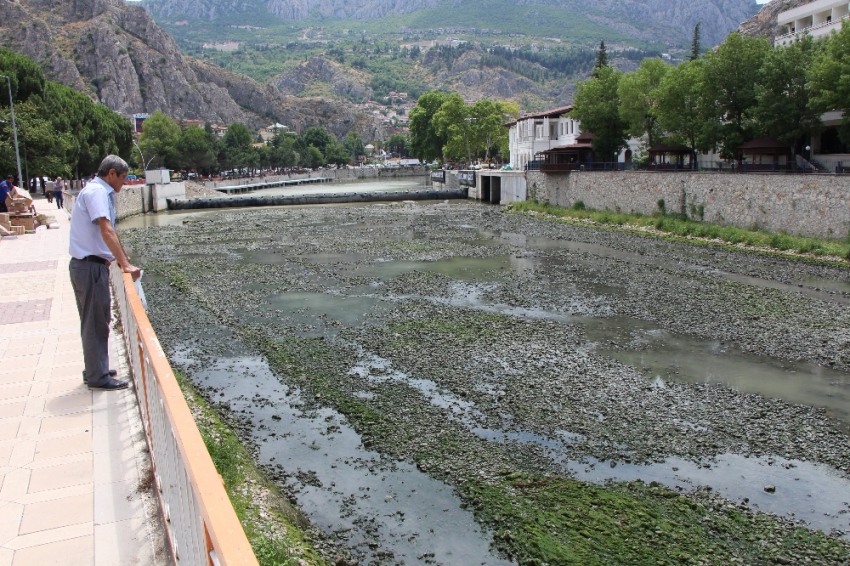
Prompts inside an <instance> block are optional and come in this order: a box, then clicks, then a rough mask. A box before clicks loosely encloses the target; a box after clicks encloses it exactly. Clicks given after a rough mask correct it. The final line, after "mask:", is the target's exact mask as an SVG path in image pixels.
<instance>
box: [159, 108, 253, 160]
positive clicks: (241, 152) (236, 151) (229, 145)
mask: <svg viewBox="0 0 850 566" xmlns="http://www.w3.org/2000/svg"><path fill="white" fill-rule="evenodd" d="M145 122H147V120H145ZM221 141H222V149H223V153H224V163H225V165H226V166H227V167H228V168H229V169H240V170H241V169H245V168H246V167H251V166H252V165H254V163H255V162H256V161H257V156H256V154H255V152H254V146H253V145H252V143H253V142H252V139H251V130H249V129H248V126H246V125H245V124H242V123H239V122H234V123H233V124H230V126H228V127H227V131H226V132H225V133H224V137H223V138H222V140H221Z"/></svg>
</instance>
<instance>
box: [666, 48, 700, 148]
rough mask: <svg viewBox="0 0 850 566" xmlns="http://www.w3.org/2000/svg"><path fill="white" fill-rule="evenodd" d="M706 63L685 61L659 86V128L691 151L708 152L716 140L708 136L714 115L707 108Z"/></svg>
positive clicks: (668, 73)
mask: <svg viewBox="0 0 850 566" xmlns="http://www.w3.org/2000/svg"><path fill="white" fill-rule="evenodd" d="M704 67H705V66H704V62H703V61H702V60H701V59H697V60H696V61H685V62H684V63H682V64H681V65H679V66H678V67H673V68H671V69H669V70H668V71H667V73H666V74H665V75H664V78H663V79H662V80H661V84H660V85H659V86H658V95H657V98H658V103H657V110H656V111H657V115H658V126H659V129H660V130H661V131H663V132H665V133H666V134H667V136H669V137H670V139H671V141H673V142H674V143H678V144H682V145H686V146H688V147H689V148H691V150H693V151H696V150H701V151H708V150H709V149H711V148H713V147H714V144H713V141H711V140H709V139H708V138H707V137H706V135H705V130H706V128H705V125H706V123H707V121H708V120H711V119H712V115H713V114H712V113H708V112H706V109H705V107H704V101H705V99H704V97H703V95H702V93H703V80H704Z"/></svg>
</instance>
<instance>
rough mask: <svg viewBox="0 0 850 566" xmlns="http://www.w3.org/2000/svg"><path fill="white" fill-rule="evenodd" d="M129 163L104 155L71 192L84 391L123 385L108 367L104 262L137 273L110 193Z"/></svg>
mask: <svg viewBox="0 0 850 566" xmlns="http://www.w3.org/2000/svg"><path fill="white" fill-rule="evenodd" d="M128 171H129V167H128V166H127V162H126V161H124V160H123V159H121V158H120V157H118V156H117V155H107V156H106V157H105V158H104V159H103V161H102V162H101V163H100V167H98V170H97V176H96V177H95V178H94V179H92V180H91V181H90V182H89V183H88V184H87V185H86V186H85V188H84V189H83V190H82V191H80V194H78V195H77V200H76V202H75V203H74V210H73V212H72V213H71V246H70V252H71V265H70V271H71V285H72V286H73V288H74V295H75V296H76V299H77V311H78V312H79V313H80V336H81V337H82V340H83V358H84V360H85V367H86V369H85V370H84V371H83V380H84V381H85V382H86V384H87V385H88V386H89V389H102V390H106V391H114V390H118V389H125V388H126V387H127V382H126V381H120V380H118V379H115V375H116V374H115V371H114V370H110V369H109V346H108V345H109V322H110V320H111V318H112V301H111V295H110V290H109V265H110V264H111V263H112V262H113V261H115V262H117V263H118V266H119V267H120V268H121V271H123V272H124V273H130V274H131V275H132V276H133V279H138V278H139V276H140V275H141V271H140V270H139V268H138V267H134V266H133V265H131V264H130V259H129V258H128V257H127V253H126V252H125V251H124V247H123V246H122V245H121V240H119V239H118V233H117V232H116V231H115V221H116V214H115V193H118V192H121V188H122V187H123V186H124V178H125V177H126V176H127V172H128Z"/></svg>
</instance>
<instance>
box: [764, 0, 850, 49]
mask: <svg viewBox="0 0 850 566" xmlns="http://www.w3.org/2000/svg"><path fill="white" fill-rule="evenodd" d="M848 15H850V3H848V0H816V1H815V2H811V3H809V4H806V5H804V6H800V7H798V8H794V9H793V10H787V11H785V12H782V13H780V14H779V16H778V17H777V18H776V23H778V24H779V25H780V26H782V27H783V28H784V31H785V33H784V34H782V35H779V36H777V37H776V39H775V41H774V44H775V45H777V46H779V45H788V44H789V43H791V42H793V41H794V40H795V39H797V38H798V37H800V36H802V35H803V34H804V33H808V34H810V35H811V36H812V37H815V38H817V37H821V36H824V35H828V34H829V33H830V32H832V31H833V30H835V31H838V30H840V29H841V24H842V21H843V20H844V19H846V18H847V17H848Z"/></svg>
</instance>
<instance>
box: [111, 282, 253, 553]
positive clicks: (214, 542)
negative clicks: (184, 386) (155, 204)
mask: <svg viewBox="0 0 850 566" xmlns="http://www.w3.org/2000/svg"><path fill="white" fill-rule="evenodd" d="M112 280H113V284H114V285H115V286H116V287H118V285H121V288H120V289H118V288H116V291H117V293H116V294H117V295H118V296H119V297H120V298H121V299H123V300H119V301H118V304H119V307H120V308H121V316H122V322H123V327H124V339H125V342H126V343H127V351H128V353H129V355H130V358H131V362H132V363H131V364H130V366H131V371H132V373H133V380H134V382H135V384H136V395H137V397H138V400H139V404H140V408H141V409H142V410H141V411H140V412H141V414H142V417H143V418H142V421H143V423H144V425H145V433H146V436H147V440H148V447H149V449H150V453H151V459H152V460H153V464H154V472H155V478H156V480H157V487H158V492H159V493H158V495H159V497H160V507H161V509H163V512H164V513H165V514H166V515H169V512H168V508H169V505H170V504H173V505H180V506H183V507H187V506H190V504H191V503H193V502H194V503H196V505H197V511H198V512H199V513H200V517H199V518H200V520H201V522H202V525H171V527H170V528H169V536H170V538H171V536H172V532H173V531H174V529H175V528H179V529H183V530H184V532H185V531H191V530H192V529H193V528H194V529H195V530H196V531H198V532H196V533H194V534H195V536H194V537H186V538H192V540H194V541H195V543H196V545H201V544H203V545H204V547H205V548H203V549H198V548H192V549H190V551H189V552H187V553H186V554H187V556H189V557H191V556H198V557H200V556H203V557H204V559H203V561H201V562H196V564H197V566H235V565H239V566H258V562H257V559H256V557H255V556H254V552H253V550H252V549H251V544H250V543H249V542H248V537H247V536H246V535H245V531H244V530H243V528H242V525H241V524H240V522H239V518H238V517H237V516H236V511H235V510H234V509H233V505H232V504H231V502H230V499H229V497H228V496H227V492H226V491H225V489H224V484H223V481H222V478H221V476H220V475H219V474H218V472H217V470H216V469H215V465H214V464H213V461H212V458H211V457H210V454H209V452H208V451H207V448H206V445H205V444H204V440H203V438H202V437H201V433H200V431H199V430H198V427H197V425H196V423H195V420H194V418H193V417H192V413H191V411H190V410H189V406H188V404H187V403H186V399H185V398H184V397H183V392H182V391H181V389H180V385H179V384H178V383H177V379H176V378H175V376H174V372H173V370H172V369H171V365H170V364H169V363H168V359H167V358H166V356H165V352H164V351H163V349H162V346H161V345H160V343H159V339H158V338H157V336H156V333H155V332H154V329H153V326H152V325H151V323H150V320H149V319H148V316H147V313H145V310H144V308H143V306H142V303H141V300H140V299H139V295H138V293H136V288H135V284H134V283H133V280H132V278H131V276H130V275H129V274H124V273H122V272H121V271H120V269H119V268H118V267H117V266H113V278H112ZM134 330H135V332H134ZM134 334H135V336H136V340H133V335H134ZM134 342H136V343H134ZM138 368H141V370H140V371H139V369H138ZM148 369H149V370H151V371H150V375H148V371H146V370H148ZM139 373H141V374H142V375H138V374H139ZM151 386H155V387H157V388H158V392H157V395H156V396H155V398H157V399H159V401H160V404H161V408H162V409H163V410H164V414H165V415H166V420H167V423H163V425H165V424H167V425H168V426H169V428H170V431H168V430H165V431H154V430H152V426H153V423H152V418H151V411H152V408H151V407H149V406H148V404H149V402H150V401H151V395H150V392H149V391H148V388H149V387H151ZM158 432H162V433H165V434H166V437H167V435H168V433H169V432H170V435H171V436H172V437H173V439H174V442H175V444H176V445H177V448H178V450H179V457H180V460H181V461H180V462H166V461H161V459H165V455H167V454H169V452H168V449H167V448H166V447H162V448H161V447H160V446H158V445H157V441H155V440H154V437H155V436H157V433H158ZM166 465H167V466H168V467H169V468H172V467H174V466H175V465H182V469H179V468H178V470H177V475H178V476H179V475H180V472H182V473H185V475H186V476H187V478H188V483H189V485H190V486H191V489H192V492H193V493H192V495H194V498H187V499H192V500H193V501H170V502H169V501H163V488H164V486H162V485H159V484H160V482H161V481H162V480H161V476H160V473H159V472H158V470H157V467H158V466H166ZM170 471H173V470H170ZM178 479H179V478H178ZM169 487H171V488H173V487H174V486H169ZM187 495H188V494H187ZM175 515H177V513H176V512H175V513H171V517H168V516H167V517H166V518H167V520H168V522H169V523H173V521H174V519H175V518H177V517H175ZM181 516H183V517H188V520H190V521H191V520H192V519H193V518H194V515H193V513H192V512H189V513H185V512H184V513H183V514H182V515H181ZM171 543H172V544H171V549H172V553H173V554H177V553H178V552H179V544H190V543H189V542H187V541H174V540H172V541H171ZM199 551H200V552H199ZM201 552H203V554H201ZM175 558H177V557H176V556H175ZM178 563H179V564H186V563H187V562H185V561H181V562H178Z"/></svg>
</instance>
